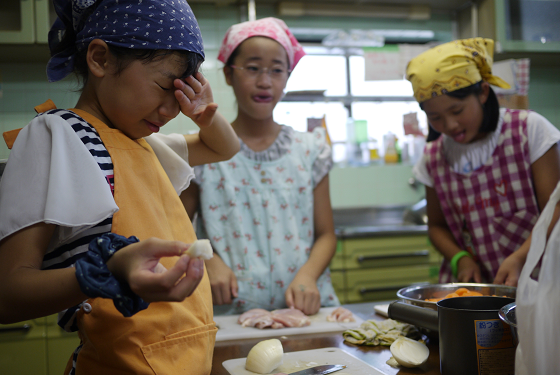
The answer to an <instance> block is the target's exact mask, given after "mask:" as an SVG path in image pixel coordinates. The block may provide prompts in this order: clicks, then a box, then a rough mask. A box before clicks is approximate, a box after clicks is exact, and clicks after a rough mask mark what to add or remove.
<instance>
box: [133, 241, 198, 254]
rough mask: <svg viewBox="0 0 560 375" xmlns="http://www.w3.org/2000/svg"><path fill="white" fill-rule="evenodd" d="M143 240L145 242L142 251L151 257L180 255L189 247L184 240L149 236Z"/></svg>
mask: <svg viewBox="0 0 560 375" xmlns="http://www.w3.org/2000/svg"><path fill="white" fill-rule="evenodd" d="M143 242H144V244H145V247H144V249H143V252H144V253H145V254H147V255H149V256H150V257H153V258H163V257H171V256H180V255H182V254H183V253H184V252H185V251H187V250H188V248H189V246H188V245H187V244H186V243H184V242H181V241H168V240H162V239H159V238H149V239H147V240H145V241H143Z"/></svg>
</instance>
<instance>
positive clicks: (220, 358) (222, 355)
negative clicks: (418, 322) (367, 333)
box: [211, 302, 440, 375]
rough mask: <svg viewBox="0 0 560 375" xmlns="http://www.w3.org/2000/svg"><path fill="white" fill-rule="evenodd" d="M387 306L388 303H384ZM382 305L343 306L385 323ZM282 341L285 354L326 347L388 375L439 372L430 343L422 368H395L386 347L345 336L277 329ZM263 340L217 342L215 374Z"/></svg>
mask: <svg viewBox="0 0 560 375" xmlns="http://www.w3.org/2000/svg"><path fill="white" fill-rule="evenodd" d="M385 303H387V302H385ZM376 304H381V303H380V302H379V303H378V302H372V303H358V304H349V305H344V307H346V308H348V309H349V310H350V311H352V312H353V313H354V314H356V315H357V316H358V317H360V318H362V319H364V320H367V319H375V320H384V319H385V318H384V317H382V316H380V315H377V314H376V313H375V312H374V306H375V305H376ZM276 338H278V339H279V340H280V341H281V342H282V346H283V347H284V352H285V353H288V352H294V351H301V350H309V349H319V348H327V347H336V348H340V349H342V350H344V351H346V352H348V353H350V354H351V355H353V356H355V357H357V358H359V359H361V360H362V361H364V362H366V363H368V364H370V365H371V366H373V367H375V368H376V369H378V370H379V371H381V372H384V373H385V374H387V375H395V374H399V375H403V374H427V375H437V374H440V371H439V348H438V345H437V343H431V342H428V344H427V345H428V348H429V349H430V356H429V358H428V362H427V363H425V364H424V365H422V366H421V367H419V368H412V369H409V368H405V367H398V368H394V367H391V366H389V365H387V364H386V362H387V360H388V359H389V358H390V357H391V352H390V350H389V347H385V346H359V345H352V344H349V343H346V342H344V339H343V338H342V333H340V332H336V333H318V334H306V335H296V336H283V335H282V330H278V336H277V337H276ZM261 340H262V339H245V340H238V341H225V342H217V343H216V346H215V348H214V358H213V360H212V372H211V374H212V375H228V374H229V373H228V371H227V370H226V369H225V368H224V367H223V366H222V363H223V362H224V361H226V360H228V359H234V358H244V357H247V354H248V353H249V350H251V348H252V347H253V346H254V345H255V344H257V343H258V342H259V341H261Z"/></svg>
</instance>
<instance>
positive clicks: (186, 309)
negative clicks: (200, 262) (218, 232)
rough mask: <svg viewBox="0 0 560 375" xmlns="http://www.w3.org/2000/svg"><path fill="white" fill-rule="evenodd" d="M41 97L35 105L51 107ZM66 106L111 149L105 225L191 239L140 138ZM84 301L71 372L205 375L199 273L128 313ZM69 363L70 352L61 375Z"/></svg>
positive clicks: (126, 232) (205, 297)
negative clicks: (110, 196)
mask: <svg viewBox="0 0 560 375" xmlns="http://www.w3.org/2000/svg"><path fill="white" fill-rule="evenodd" d="M51 103H52V102H50V103H49V104H51ZM49 104H47V103H45V105H42V106H38V107H37V109H39V110H41V111H45V110H48V109H54V108H53V107H52V106H51V105H49ZM52 104H54V103H52ZM49 107H50V108H49ZM72 111H73V112H75V113H76V114H78V115H79V116H81V117H82V118H83V119H85V120H86V121H87V122H88V123H90V124H91V125H92V126H93V127H94V128H95V129H96V130H97V132H98V133H99V135H100V137H101V139H102V141H103V144H104V145H105V147H106V148H107V151H108V152H109V154H110V155H111V159H112V162H113V167H114V176H115V191H114V198H115V202H116V204H117V206H118V207H119V211H118V212H116V213H115V214H114V216H113V225H112V232H113V233H117V234H120V235H123V236H126V237H129V236H132V235H135V236H137V237H138V238H139V239H140V240H145V239H147V238H150V237H158V238H162V239H166V240H179V241H183V242H186V243H192V242H193V241H194V240H196V235H195V233H194V230H193V227H192V224H191V222H190V220H189V217H188V216H187V213H186V211H185V209H184V207H183V205H182V203H181V200H180V199H179V196H178V195H177V193H176V192H175V189H174V188H173V186H172V185H171V182H170V181H169V179H168V177H167V175H166V173H165V172H164V170H163V168H162V166H161V164H160V163H159V161H158V159H157V157H156V156H155V154H154V152H153V150H152V148H151V147H150V146H149V145H148V143H147V142H146V141H145V140H143V139H138V140H132V139H130V138H128V137H127V136H126V135H124V134H123V133H122V132H121V131H120V130H117V129H111V128H109V127H108V126H107V125H105V124H104V123H103V122H101V121H100V120H99V119H97V118H95V117H94V116H92V115H90V114H89V113H87V112H84V111H82V110H78V109H73V110H72ZM86 199H87V198H86ZM177 259H178V257H173V258H162V259H161V263H162V264H163V265H164V266H165V267H167V268H170V267H171V266H172V265H173V264H174V263H175V262H176V261H177ZM86 302H87V303H88V304H89V305H91V309H87V310H88V311H89V310H90V311H89V312H87V313H86V312H85V311H84V309H80V311H79V312H78V327H79V332H78V333H79V336H80V338H81V340H82V344H83V347H82V349H81V351H80V352H79V354H78V357H77V363H76V374H78V375H82V374H95V375H99V374H103V375H113V374H150V375H153V374H157V375H175V374H189V375H190V374H193V375H198V374H201V375H202V374H210V370H211V367H212V354H213V349H214V343H215V339H216V331H217V329H216V325H215V323H214V321H213V314H212V295H211V290H210V283H209V280H208V275H207V273H206V272H205V273H204V277H203V279H202V281H201V282H200V284H199V286H198V287H197V288H196V290H195V291H194V293H193V294H192V295H191V296H190V297H188V298H186V299H185V300H184V301H183V302H180V303H179V302H154V303H151V304H150V306H149V307H148V308H147V309H146V310H143V311H140V312H138V313H137V314H135V315H133V316H132V317H129V318H125V317H123V316H122V314H121V313H120V312H118V311H117V309H115V307H114V305H113V301H112V300H109V299H103V298H91V299H88V300H87V301H86ZM71 365H72V359H70V361H69V363H68V366H67V369H66V372H65V373H66V374H67V373H68V371H69V369H70V368H71Z"/></svg>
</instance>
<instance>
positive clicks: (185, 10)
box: [47, 0, 204, 82]
mask: <svg viewBox="0 0 560 375" xmlns="http://www.w3.org/2000/svg"><path fill="white" fill-rule="evenodd" d="M53 1H54V7H55V10H56V13H57V15H58V18H57V20H56V21H55V23H54V24H53V26H52V28H51V30H50V32H49V48H50V50H51V54H52V53H53V51H55V50H56V48H57V47H59V46H60V43H61V41H62V40H63V37H64V36H65V34H66V33H67V32H68V31H67V27H66V25H68V26H70V25H72V28H73V30H74V34H75V35H74V36H75V42H74V43H73V44H72V43H70V45H69V46H67V47H66V48H65V49H64V50H62V51H59V52H57V53H56V54H54V55H53V56H52V57H51V59H50V60H49V63H48V65H47V76H48V79H49V81H50V82H55V81H59V80H61V79H63V78H64V77H66V76H67V75H68V74H70V73H71V72H72V70H73V68H74V59H75V56H76V53H77V52H78V51H81V50H83V49H85V48H87V46H88V45H89V43H90V42H91V41H92V40H93V39H101V40H103V41H105V42H106V43H107V44H110V45H113V46H117V47H124V48H132V49H149V50H180V51H190V52H195V53H198V54H199V55H201V56H202V58H204V46H203V43H202V36H201V34H200V29H199V27H198V22H197V21H196V17H195V16H194V14H193V12H192V10H191V8H190V6H189V4H188V3H187V2H186V1H185V0H53Z"/></svg>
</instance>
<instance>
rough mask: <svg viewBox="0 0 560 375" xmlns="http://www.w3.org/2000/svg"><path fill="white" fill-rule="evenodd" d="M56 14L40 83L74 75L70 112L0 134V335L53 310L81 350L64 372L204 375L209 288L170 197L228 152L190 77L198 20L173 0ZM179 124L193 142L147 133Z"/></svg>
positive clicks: (197, 52)
mask: <svg viewBox="0 0 560 375" xmlns="http://www.w3.org/2000/svg"><path fill="white" fill-rule="evenodd" d="M55 8H56V11H57V14H58V15H59V18H58V20H57V21H56V22H55V24H54V26H53V28H52V30H51V32H50V34H49V39H50V44H49V45H50V48H51V52H52V58H51V60H50V61H49V63H48V66H47V75H48V78H49V80H50V81H58V80H60V79H62V78H64V77H66V76H67V75H68V74H70V73H72V72H74V73H76V74H77V75H78V76H79V77H80V78H81V79H82V81H83V90H82V93H81V95H80V98H79V100H78V103H77V104H76V106H75V108H72V109H70V110H62V109H56V107H55V106H54V103H52V101H47V102H46V103H44V104H43V105H40V106H38V107H36V110H37V112H39V115H37V116H36V117H35V118H34V119H33V120H32V121H31V122H30V123H29V124H28V125H27V126H26V127H24V128H23V129H21V130H20V131H12V132H9V134H5V139H7V141H8V143H9V146H11V147H12V151H11V153H10V157H9V160H8V163H7V165H6V169H5V171H4V175H3V178H2V181H1V183H0V241H1V242H0V323H13V322H17V321H22V320H27V319H33V318H38V317H42V316H47V315H50V314H53V313H57V312H61V311H62V312H61V313H59V324H60V325H61V326H63V327H64V328H65V329H67V330H69V331H76V330H77V331H78V334H79V337H80V339H81V344H80V346H79V347H78V348H77V349H76V350H75V352H74V353H73V354H72V355H71V353H69V357H70V359H69V362H68V365H67V368H66V372H65V373H66V374H75V373H77V374H124V373H132V374H186V373H188V374H209V373H210V370H211V364H212V353H213V347H214V341H215V334H216V327H215V324H214V322H213V315H212V300H211V290H210V283H209V281H208V276H207V273H206V270H205V268H204V263H203V261H202V260H200V259H193V258H190V257H189V256H188V255H186V254H185V252H186V251H187V250H188V248H189V246H190V244H191V243H193V242H194V241H195V240H196V236H195V233H194V230H193V227H192V225H191V222H190V220H189V218H188V216H187V213H186V211H185V209H184V207H183V205H182V202H181V199H180V196H179V195H180V194H181V192H182V191H183V190H185V189H186V187H187V186H188V185H189V182H190V180H191V179H192V178H193V176H194V175H193V170H192V168H191V166H192V165H199V164H203V163H210V162H218V161H222V160H226V159H229V158H230V157H231V156H233V155H234V154H235V153H236V152H237V151H238V150H239V141H238V140H237V137H236V136H235V133H234V132H233V129H232V127H231V125H230V124H229V123H228V122H227V121H225V120H224V118H223V117H222V116H221V115H220V114H219V113H217V112H216V110H217V105H216V104H215V103H213V98H212V92H211V89H210V87H209V85H208V82H207V81H206V79H205V78H204V77H203V76H202V75H201V74H200V73H199V72H198V68H199V66H200V64H201V62H202V61H203V60H204V51H203V45H202V39H201V36H200V30H199V28H198V24H197V22H196V18H195V16H194V15H193V13H192V11H191V9H190V7H189V5H188V4H187V3H186V1H185V0H157V1H155V0H97V1H94V0H72V1H70V0H65V1H64V0H55ZM179 112H182V113H183V114H185V115H186V116H188V117H190V118H191V119H192V120H193V121H194V122H195V123H196V124H197V125H198V126H199V127H200V132H199V133H198V134H197V135H186V136H183V135H177V134H174V135H168V136H164V135H159V134H157V133H158V131H159V130H160V128H161V127H162V126H164V125H165V124H166V123H167V122H168V121H169V120H171V119H173V118H174V117H175V116H177V115H178V114H179ZM173 158H174V159H173ZM160 159H161V160H165V161H166V162H160V161H159V160H160ZM170 159H171V160H170Z"/></svg>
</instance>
